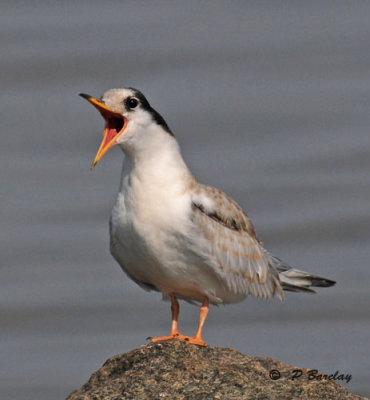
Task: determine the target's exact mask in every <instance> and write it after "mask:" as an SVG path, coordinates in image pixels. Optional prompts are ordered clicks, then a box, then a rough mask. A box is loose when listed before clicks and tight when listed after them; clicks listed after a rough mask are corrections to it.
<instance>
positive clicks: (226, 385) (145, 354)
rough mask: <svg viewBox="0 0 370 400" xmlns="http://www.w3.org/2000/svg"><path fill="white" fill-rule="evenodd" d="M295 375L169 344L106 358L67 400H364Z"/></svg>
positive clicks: (232, 353)
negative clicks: (293, 376)
mask: <svg viewBox="0 0 370 400" xmlns="http://www.w3.org/2000/svg"><path fill="white" fill-rule="evenodd" d="M295 369H299V368H297V367H291V366H289V365H286V364H283V363H281V362H280V361H276V360H273V359H271V358H259V357H249V356H245V355H243V354H241V353H239V352H238V351H236V350H232V349H223V348H217V347H198V346H193V345H188V344H185V343H182V342H180V341H169V342H163V343H156V344H148V345H145V346H142V347H141V348H139V349H136V350H132V351H130V352H128V353H126V354H121V355H117V356H114V357H112V358H110V359H109V360H108V361H107V362H106V363H105V364H104V365H103V366H102V367H101V368H100V369H99V371H97V372H95V373H94V374H93V375H92V376H91V378H90V379H89V381H88V382H87V383H86V384H85V385H83V386H82V388H81V389H78V390H75V391H74V392H72V393H71V394H70V395H69V397H68V398H67V400H103V399H104V400H120V399H137V400H141V399H184V400H185V399H186V400H191V399H227V400H229V399H238V400H240V399H253V400H256V399H257V400H271V399H284V400H287V399H310V400H314V399H317V400H319V399H320V400H323V399H330V400H333V399H343V400H344V399H348V400H349V399H351V400H360V399H365V398H364V397H360V396H356V395H353V394H351V393H350V392H349V391H348V390H347V389H345V388H344V387H343V386H341V385H340V384H339V383H338V382H335V381H334V380H328V379H327V380H321V381H320V380H309V379H308V370H306V369H301V370H302V372H303V373H302V375H301V376H300V377H299V378H296V379H294V380H292V371H293V370H295ZM272 370H276V371H279V373H280V375H281V376H280V378H279V379H275V380H274V379H272V378H274V377H275V378H276V375H278V374H279V373H276V372H275V373H274V372H273V373H271V371H272ZM270 374H271V377H270Z"/></svg>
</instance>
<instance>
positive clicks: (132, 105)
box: [127, 97, 139, 108]
mask: <svg viewBox="0 0 370 400" xmlns="http://www.w3.org/2000/svg"><path fill="white" fill-rule="evenodd" d="M138 104H139V100H138V99H135V97H130V98H129V99H128V101H127V105H128V106H129V108H135V107H137V105H138Z"/></svg>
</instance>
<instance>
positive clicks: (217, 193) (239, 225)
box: [193, 184, 259, 241]
mask: <svg viewBox="0 0 370 400" xmlns="http://www.w3.org/2000/svg"><path fill="white" fill-rule="evenodd" d="M195 193H196V194H199V195H201V194H207V195H209V196H211V197H212V199H213V201H214V210H212V211H207V210H206V209H205V207H204V206H203V205H202V204H201V203H200V202H197V200H196V199H195V200H194V201H193V207H194V208H196V209H198V210H199V211H200V212H202V213H204V214H205V215H207V216H208V217H209V218H212V219H213V220H215V221H217V222H219V223H220V224H222V225H224V226H225V227H226V228H229V229H233V230H235V231H244V232H246V233H248V234H249V235H250V236H251V237H252V238H253V239H256V240H257V241H259V239H258V237H257V233H256V230H255V229H254V226H253V224H252V221H251V220H250V219H249V217H248V215H247V214H246V213H245V212H244V211H243V209H242V208H241V207H240V206H239V204H238V203H237V202H236V201H234V200H233V199H232V198H231V197H230V196H228V195H227V194H225V193H224V192H222V191H221V190H220V189H217V188H215V187H212V186H206V185H202V184H198V187H197V189H196V190H195Z"/></svg>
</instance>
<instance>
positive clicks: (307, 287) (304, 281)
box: [271, 256, 336, 293]
mask: <svg viewBox="0 0 370 400" xmlns="http://www.w3.org/2000/svg"><path fill="white" fill-rule="evenodd" d="M271 261H272V265H273V266H274V267H275V268H276V269H277V270H278V272H279V277H280V281H281V286H282V288H283V289H284V290H286V291H289V292H303V293H316V292H315V291H314V290H313V289H311V287H330V286H333V285H335V283H336V282H335V281H332V280H330V279H327V278H322V277H321V276H317V275H311V274H309V273H308V272H305V271H300V270H299V269H294V268H292V267H290V266H289V265H287V264H285V263H284V262H283V261H282V260H280V259H279V258H277V257H275V256H272V257H271Z"/></svg>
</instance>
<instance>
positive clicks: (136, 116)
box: [80, 88, 174, 168]
mask: <svg viewBox="0 0 370 400" xmlns="http://www.w3.org/2000/svg"><path fill="white" fill-rule="evenodd" d="M80 96H82V97H83V98H85V99H86V100H88V101H89V102H90V103H91V104H92V105H93V106H94V107H96V108H97V109H98V111H99V112H100V114H101V115H102V116H103V118H104V119H105V128H104V132H103V141H102V143H101V145H100V147H99V150H98V152H97V154H96V157H95V160H94V162H93V164H92V166H91V168H94V166H95V165H96V164H97V163H98V161H99V160H100V159H101V158H102V157H103V155H104V154H105V153H106V152H107V151H108V150H109V149H110V148H111V147H113V146H114V145H115V144H118V145H119V146H120V147H121V148H122V149H123V151H124V152H125V153H126V154H127V155H128V156H129V157H130V158H132V159H134V158H135V156H136V155H138V154H139V153H142V152H143V151H145V150H149V149H151V151H155V147H156V146H160V145H161V144H163V142H166V141H168V139H169V138H171V142H173V141H174V139H173V135H172V132H171V131H170V129H169V127H168V125H167V124H166V121H165V120H164V119H163V118H162V116H161V115H160V114H159V113H158V112H157V111H155V110H154V109H153V108H152V107H151V106H150V104H149V102H148V100H147V99H146V98H145V96H144V95H143V94H142V93H141V92H140V91H138V90H136V89H133V88H123V89H110V90H108V91H107V92H105V93H104V95H103V96H102V97H101V98H100V99H98V98H95V97H92V96H89V95H87V94H83V93H81V94H80Z"/></svg>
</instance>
